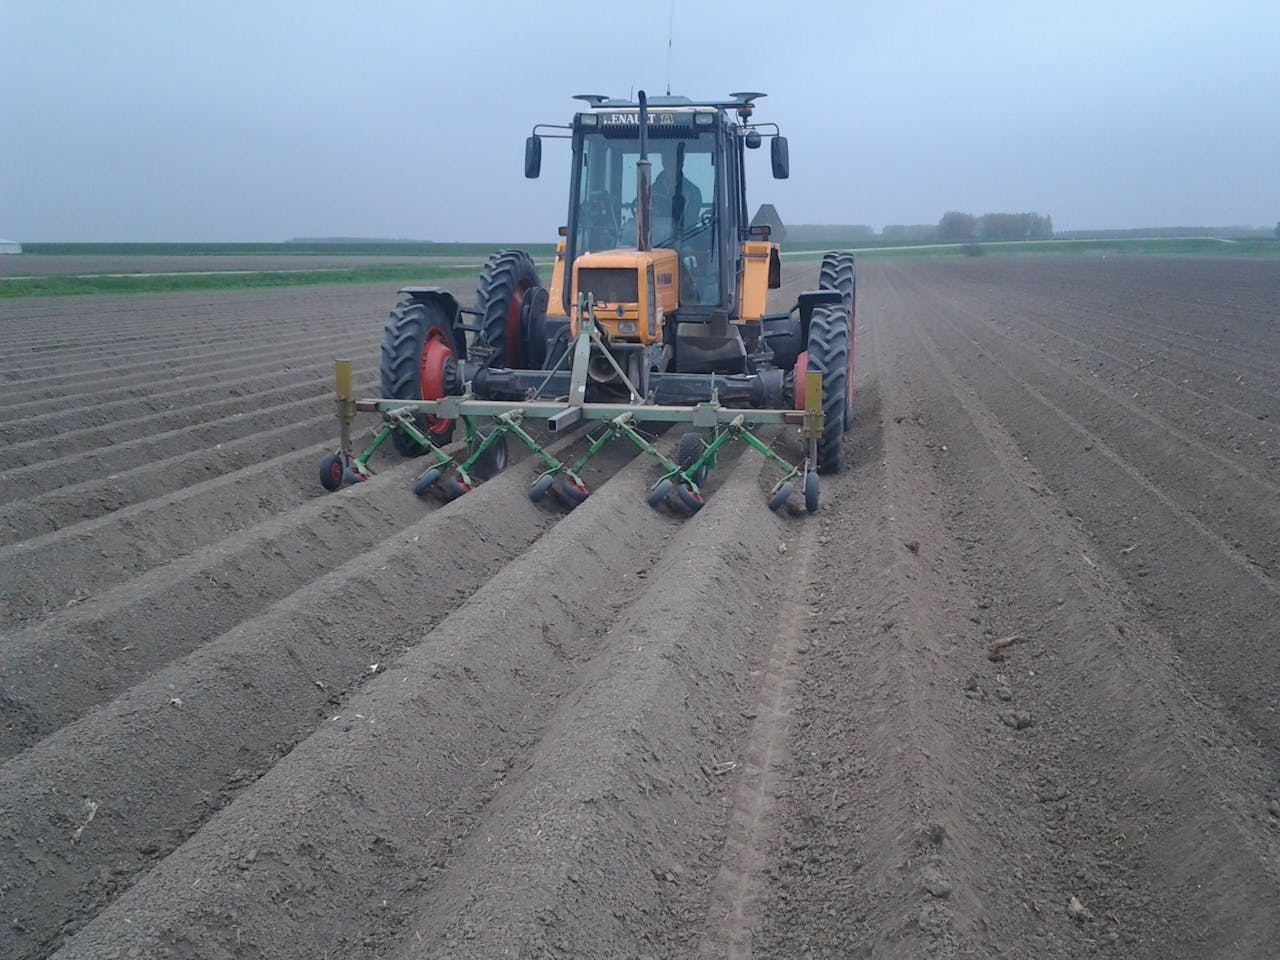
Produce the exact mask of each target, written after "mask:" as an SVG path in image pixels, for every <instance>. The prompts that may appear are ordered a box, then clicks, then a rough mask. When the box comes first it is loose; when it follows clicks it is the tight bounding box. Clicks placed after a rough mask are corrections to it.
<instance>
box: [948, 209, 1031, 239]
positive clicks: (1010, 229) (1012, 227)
mask: <svg viewBox="0 0 1280 960" xmlns="http://www.w3.org/2000/svg"><path fill="white" fill-rule="evenodd" d="M1052 236H1053V218H1052V217H1049V216H1041V215H1040V214H1038V213H984V214H983V215H982V216H980V217H975V216H974V215H973V214H971V213H961V212H960V211H959V210H949V211H947V212H946V213H944V214H943V215H942V219H941V220H939V221H938V239H939V240H944V241H950V240H1048V239H1050V238H1051V237H1052Z"/></svg>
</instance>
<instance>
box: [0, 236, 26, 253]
mask: <svg viewBox="0 0 1280 960" xmlns="http://www.w3.org/2000/svg"><path fill="white" fill-rule="evenodd" d="M21 252H22V244H20V243H19V242H18V241H17V240H5V239H3V238H0V253H21Z"/></svg>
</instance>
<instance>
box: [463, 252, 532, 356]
mask: <svg viewBox="0 0 1280 960" xmlns="http://www.w3.org/2000/svg"><path fill="white" fill-rule="evenodd" d="M540 286H542V281H540V280H539V279H538V270H537V268H536V267H535V266H534V265H533V260H532V258H531V257H530V256H529V255H528V254H527V253H525V252H524V251H523V250H500V251H499V252H498V253H495V254H494V255H493V256H491V257H490V258H489V262H488V263H486V264H485V265H484V273H483V274H481V275H480V289H478V290H477V291H476V309H477V310H479V311H480V327H481V329H483V330H484V338H485V340H487V341H488V343H489V346H491V347H493V351H494V352H493V355H492V356H491V357H490V359H489V365H490V366H491V367H510V368H513V369H525V368H528V367H530V366H536V365H534V364H531V363H530V358H529V357H528V356H525V355H524V354H525V353H526V352H527V351H525V350H522V349H521V346H520V341H521V336H520V333H521V331H520V312H521V308H522V307H523V306H524V297H525V294H527V293H528V292H529V291H530V290H532V289H533V288H534V287H540Z"/></svg>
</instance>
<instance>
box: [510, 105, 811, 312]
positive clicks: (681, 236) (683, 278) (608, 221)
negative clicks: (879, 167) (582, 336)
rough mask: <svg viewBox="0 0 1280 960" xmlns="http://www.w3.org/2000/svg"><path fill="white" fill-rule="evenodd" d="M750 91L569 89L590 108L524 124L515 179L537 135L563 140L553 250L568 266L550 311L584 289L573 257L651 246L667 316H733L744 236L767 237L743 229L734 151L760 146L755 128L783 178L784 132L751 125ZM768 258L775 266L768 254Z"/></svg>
mask: <svg viewBox="0 0 1280 960" xmlns="http://www.w3.org/2000/svg"><path fill="white" fill-rule="evenodd" d="M761 96H763V94H759V93H739V94H733V95H731V99H729V100H723V101H698V102H695V101H693V100H690V99H688V98H687V97H678V96H674V97H673V96H667V97H654V98H651V99H648V100H646V101H644V102H632V101H629V100H618V99H610V98H607V97H602V96H593V95H580V96H579V97H577V99H579V100H582V101H584V102H585V103H586V104H587V105H588V107H589V109H588V110H585V111H582V112H580V113H578V114H577V115H575V116H574V118H573V123H572V125H570V126H567V127H550V126H547V125H540V126H539V127H536V128H535V129H534V136H533V137H531V138H530V140H529V144H528V146H527V149H526V165H525V173H526V176H536V175H537V173H538V166H539V164H538V161H539V160H540V158H541V144H540V139H539V137H540V136H561V137H566V138H570V139H572V144H573V165H572V173H571V183H570V190H569V216H568V226H567V228H566V230H565V239H564V241H563V249H562V251H560V253H559V255H558V257H557V269H558V270H559V269H560V268H561V266H562V265H567V266H568V268H569V270H570V275H569V277H568V278H567V279H568V280H569V282H563V281H564V278H562V282H561V283H559V284H558V285H557V284H555V283H554V281H553V287H552V292H553V297H552V299H553V301H554V303H553V304H552V305H551V311H552V313H553V314H556V313H561V311H562V312H563V313H562V315H564V316H571V315H572V312H573V306H574V304H575V303H576V302H577V297H578V295H579V294H580V293H581V292H583V290H582V289H581V288H580V287H579V286H578V285H576V284H575V283H574V282H573V280H574V277H575V276H576V274H575V273H574V272H573V271H575V269H576V268H578V267H580V266H582V264H580V263H579V260H580V258H582V257H584V256H585V257H589V258H591V261H594V260H595V259H596V257H595V255H598V254H608V255H610V256H611V257H612V262H615V263H616V262H617V259H618V256H619V255H620V254H622V253H623V252H624V251H632V252H641V253H643V252H646V251H652V253H653V256H654V258H656V260H657V262H658V263H659V264H660V270H659V274H660V275H661V274H665V273H667V272H670V274H671V276H670V286H671V288H672V294H673V296H674V301H673V302H672V303H671V307H670V310H669V311H668V312H669V313H675V314H678V320H679V322H681V323H707V322H710V321H712V320H713V319H717V318H722V319H723V318H727V319H734V320H737V319H739V318H740V317H741V306H742V303H741V300H742V297H741V293H742V290H741V286H740V283H739V278H741V277H742V275H743V271H744V267H745V262H744V261H745V259H746V258H747V254H748V251H747V250H746V249H745V248H744V246H743V245H744V243H745V242H748V241H751V240H753V239H754V240H765V241H767V240H768V233H767V231H766V230H760V229H757V230H756V231H755V233H753V232H752V229H751V226H750V221H749V219H748V214H747V199H746V188H745V183H746V180H745V176H744V172H743V169H744V150H745V149H754V148H756V147H759V146H760V144H761V142H762V130H763V131H764V135H765V136H771V137H773V138H774V145H773V146H774V149H773V159H774V176H775V177H779V178H782V177H786V176H787V175H788V164H787V149H786V140H785V139H784V138H782V137H780V136H778V130H777V126H776V125H775V124H766V125H763V126H761V125H758V124H752V123H750V118H751V114H752V112H753V110H754V103H753V101H754V100H756V99H758V98H759V97H761ZM642 117H643V118H645V120H644V121H643V126H642ZM645 160H647V161H648V167H649V172H648V179H649V184H650V187H649V204H648V211H647V212H648V217H647V218H645V217H644V216H643V213H644V212H645V211H643V210H641V206H642V204H643V201H642V199H641V191H642V189H644V188H643V186H642V183H641V181H642V176H641V174H642V171H641V170H640V166H641V163H642V161H645ZM531 161H532V162H531ZM664 251H670V253H669V254H664ZM751 252H753V253H758V252H759V251H751ZM672 254H674V256H672ZM773 257H774V259H775V265H774V271H773V272H774V273H776V272H777V271H776V251H775V252H774V253H773ZM589 262H590V261H589ZM667 264H670V267H669V268H667V269H662V266H665V265H667ZM640 272H641V271H637V277H639V275H640ZM587 276H588V278H589V279H592V280H593V282H594V280H595V279H602V278H603V275H598V274H596V273H594V272H593V273H589V274H588V275H587ZM610 276H613V277H615V278H616V277H617V275H616V274H612V275H610ZM658 285H659V286H660V285H661V284H660V283H659V284H658ZM592 292H595V291H592ZM598 299H603V300H605V301H606V302H609V301H610V300H611V298H610V297H603V298H599V297H598ZM668 319H675V317H669V318H668Z"/></svg>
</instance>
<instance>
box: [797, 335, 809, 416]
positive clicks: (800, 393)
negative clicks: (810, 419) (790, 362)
mask: <svg viewBox="0 0 1280 960" xmlns="http://www.w3.org/2000/svg"><path fill="white" fill-rule="evenodd" d="M808 372H809V351H808V350H804V351H801V353H800V355H799V356H798V357H796V377H795V379H796V383H795V397H794V402H795V405H796V409H797V410H803V409H804V375H805V374H806V373H808Z"/></svg>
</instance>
